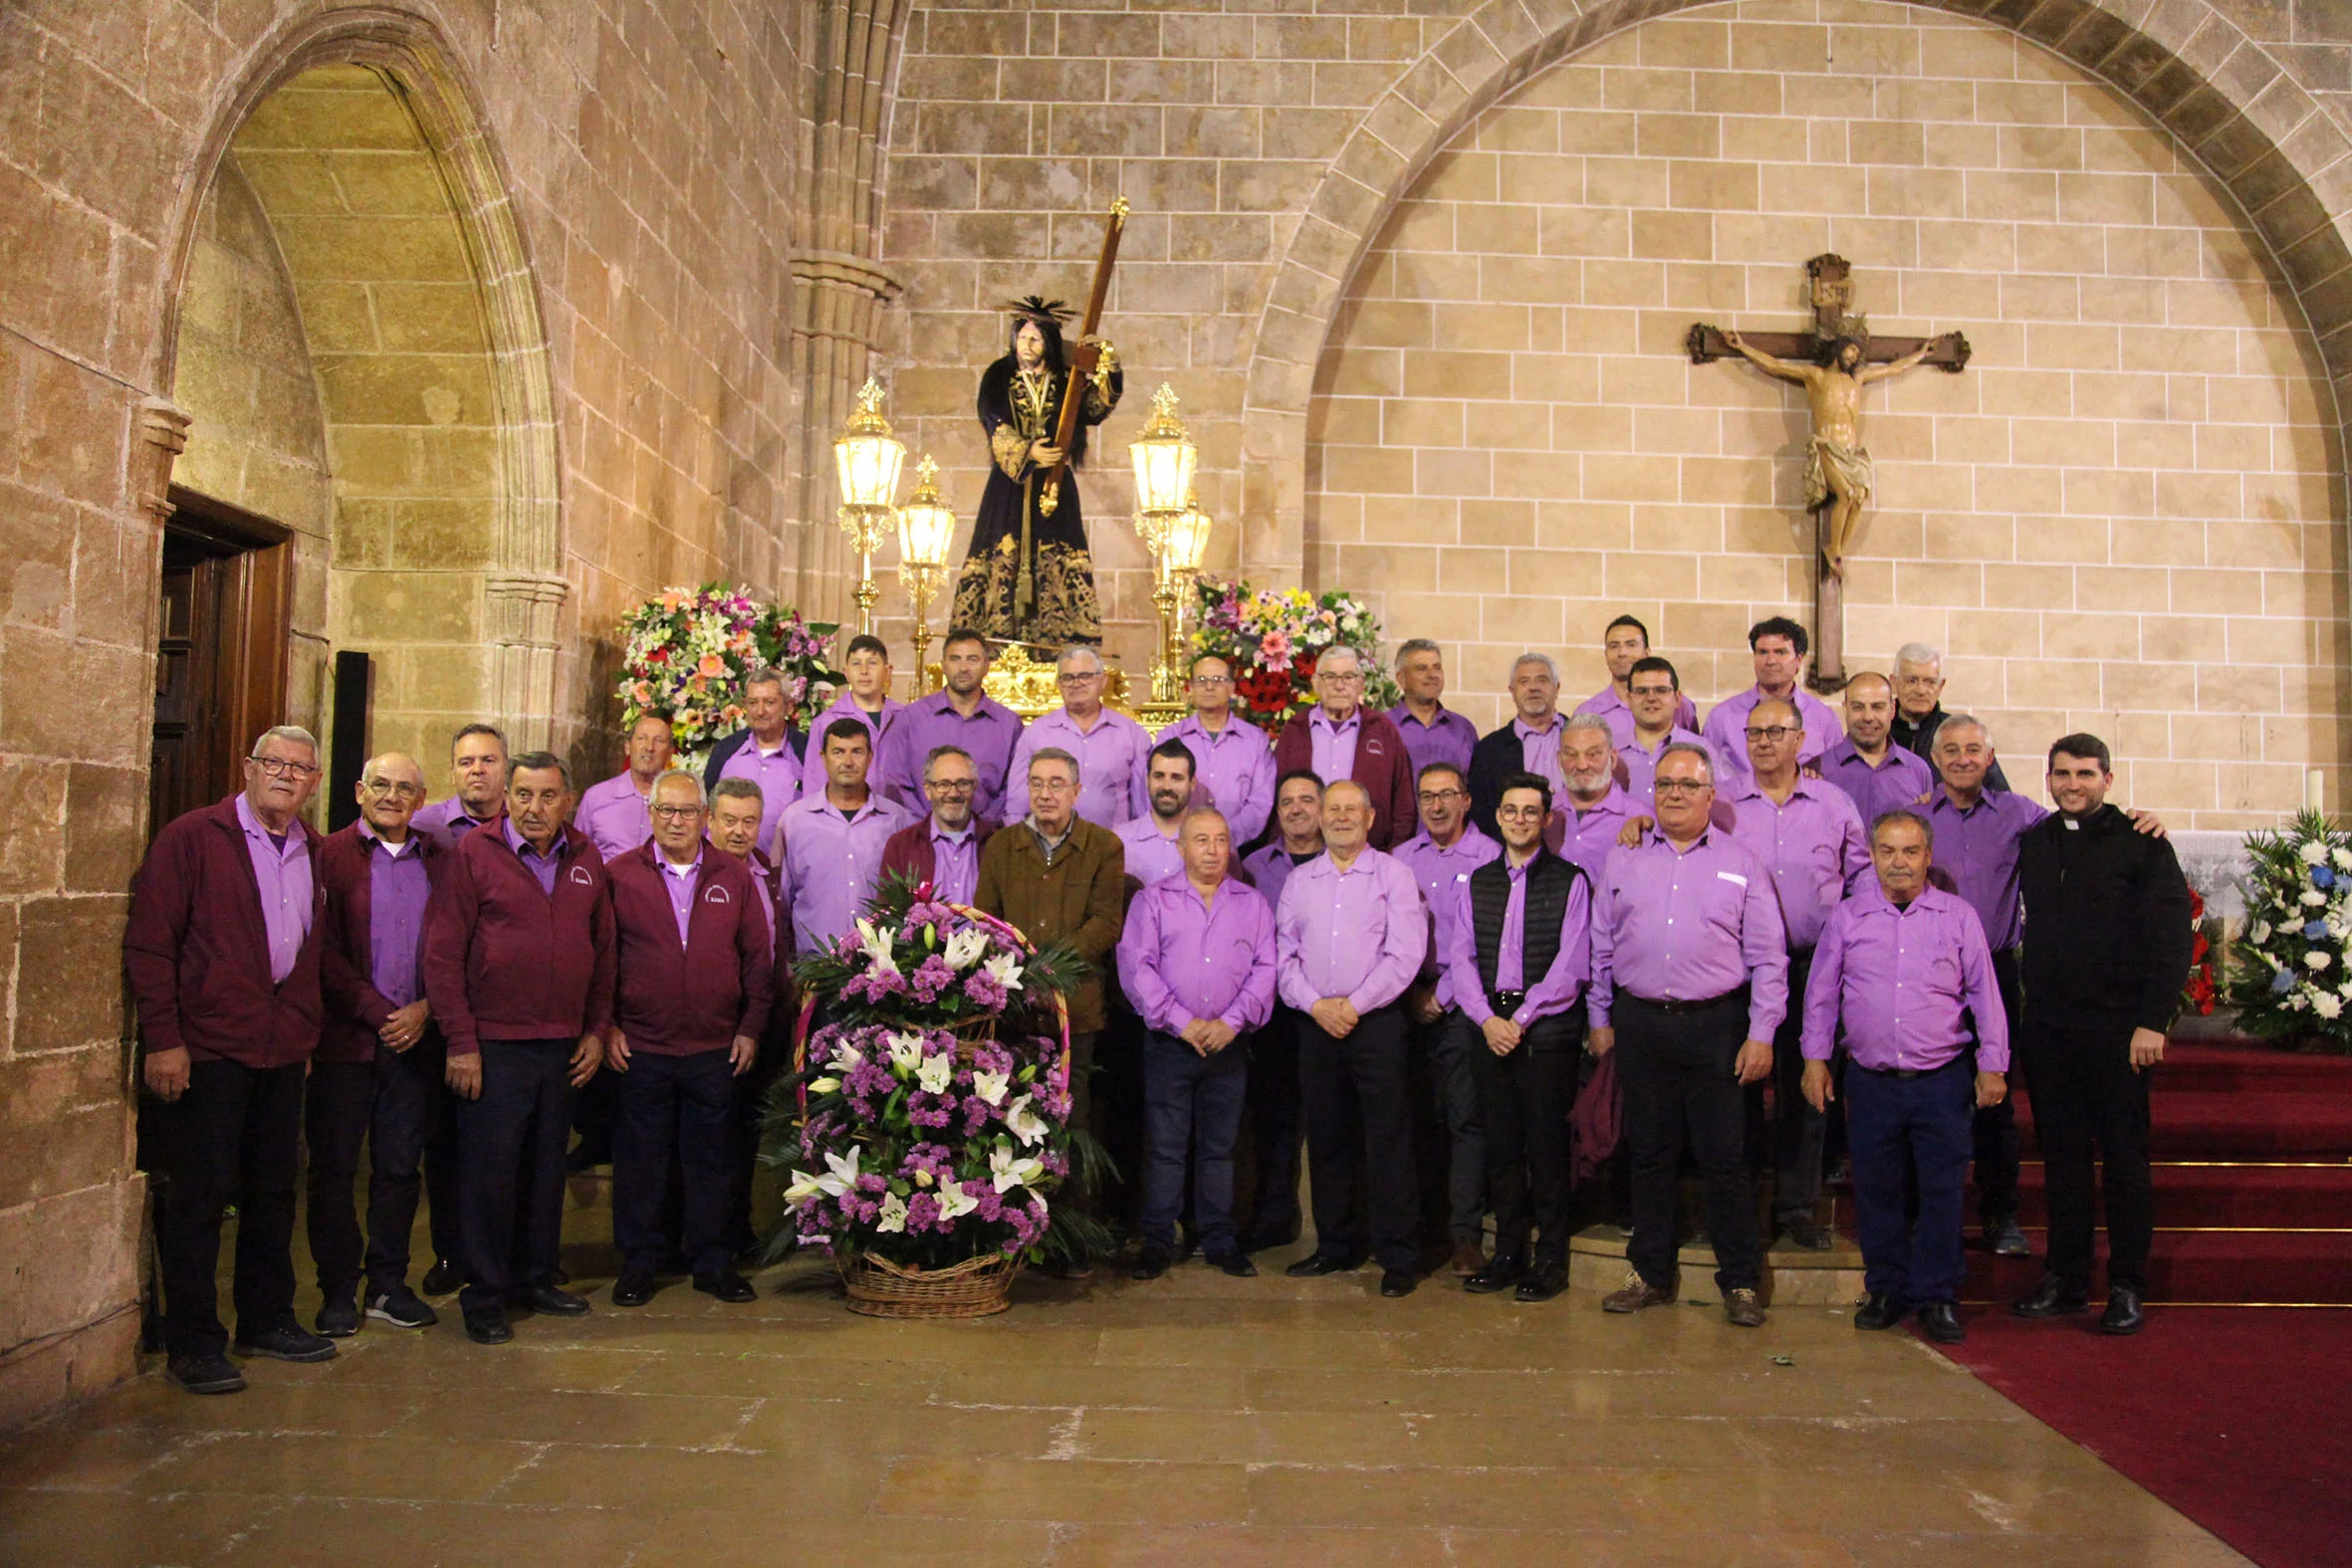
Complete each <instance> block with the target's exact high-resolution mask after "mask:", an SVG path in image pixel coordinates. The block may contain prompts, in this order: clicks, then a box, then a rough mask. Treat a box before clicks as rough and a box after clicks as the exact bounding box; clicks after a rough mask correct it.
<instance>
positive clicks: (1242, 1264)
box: [1207, 1251, 1258, 1279]
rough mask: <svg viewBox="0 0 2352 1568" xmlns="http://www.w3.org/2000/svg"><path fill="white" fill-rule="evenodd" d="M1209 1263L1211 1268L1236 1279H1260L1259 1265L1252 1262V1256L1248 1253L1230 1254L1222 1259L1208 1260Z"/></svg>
mask: <svg viewBox="0 0 2352 1568" xmlns="http://www.w3.org/2000/svg"><path fill="white" fill-rule="evenodd" d="M1207 1262H1208V1264H1209V1266H1210V1267H1211V1268H1217V1269H1222V1270H1224V1271H1225V1272H1226V1273H1229V1274H1231V1275H1233V1277H1234V1278H1236V1279H1256V1278H1257V1277H1258V1265H1257V1264H1256V1263H1253V1262H1251V1261H1250V1254H1249V1253H1247V1252H1241V1251H1235V1252H1228V1253H1225V1254H1224V1255H1223V1256H1220V1257H1212V1258H1208V1259H1207Z"/></svg>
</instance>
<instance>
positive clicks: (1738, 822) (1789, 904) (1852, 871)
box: [1719, 777, 1872, 953]
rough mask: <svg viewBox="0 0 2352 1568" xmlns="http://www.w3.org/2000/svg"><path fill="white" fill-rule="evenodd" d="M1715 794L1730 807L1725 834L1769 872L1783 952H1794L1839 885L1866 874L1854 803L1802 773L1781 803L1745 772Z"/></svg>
mask: <svg viewBox="0 0 2352 1568" xmlns="http://www.w3.org/2000/svg"><path fill="white" fill-rule="evenodd" d="M1719 798H1721V799H1723V800H1725V801H1726V802H1727V803H1728V804H1729V805H1730V806H1731V808H1732V812H1733V817H1732V836H1733V837H1734V838H1736V839H1738V840H1739V841H1740V842H1741V843H1742V844H1744V845H1746V846H1747V849H1748V852H1749V853H1750V854H1753V855H1754V856H1756V858H1757V859H1759V860H1761V861H1763V862H1764V869H1765V870H1766V871H1768V872H1770V873H1771V876H1772V890H1773V892H1775V893H1776V894H1778V895H1779V899H1780V924H1781V925H1782V926H1783V927H1784V928H1785V929H1786V931H1787V933H1788V951H1789V952H1791V953H1802V952H1803V951H1804V950H1805V949H1807V948H1809V947H1811V946H1812V945H1813V944H1814V943H1815V942H1817V941H1819V940H1820V936H1821V926H1822V923H1823V922H1825V921H1826V920H1828V918H1829V912H1830V911H1831V910H1833V909H1835V908H1836V907H1837V906H1838V904H1839V903H1840V902H1841V901H1842V900H1843V899H1844V898H1845V896H1846V889H1847V888H1849V887H1853V886H1856V885H1858V883H1859V882H1860V881H1861V880H1862V879H1866V878H1869V877H1870V876H1871V875H1872V873H1871V870H1870V851H1869V849H1868V848H1867V847H1865V846H1864V844H1863V842H1862V819H1861V818H1860V817H1859V816H1856V815H1855V814H1854V802H1853V801H1851V800H1849V799H1847V798H1846V797H1845V792H1844V791H1843V790H1840V789H1837V788H1833V787H1832V786H1830V785H1828V784H1823V783H1822V782H1821V781H1820V780H1818V779H1806V778H1802V777H1799V778H1798V780H1797V781H1796V787H1795V788H1793V789H1791V790H1790V791H1789V793H1788V799H1787V802H1786V803H1785V804H1781V805H1774V804H1773V803H1772V798H1771V796H1770V795H1767V794H1765V793H1764V791H1763V790H1761V789H1759V788H1757V787H1756V783H1755V781H1754V780H1753V779H1749V778H1742V779H1741V780H1739V781H1738V782H1737V783H1736V784H1731V785H1729V786H1728V787H1726V788H1725V789H1723V790H1721V791H1719Z"/></svg>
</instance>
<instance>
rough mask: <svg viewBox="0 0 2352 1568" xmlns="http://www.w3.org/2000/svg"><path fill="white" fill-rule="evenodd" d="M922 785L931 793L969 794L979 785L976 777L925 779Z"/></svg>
mask: <svg viewBox="0 0 2352 1568" xmlns="http://www.w3.org/2000/svg"><path fill="white" fill-rule="evenodd" d="M923 787H924V788H925V789H927V790H929V791H930V792H931V793H933V794H970V793H971V792H972V791H973V790H975V789H977V788H979V787H980V781H978V780H977V779H926V780H924V781H923Z"/></svg>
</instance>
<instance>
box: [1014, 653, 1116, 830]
mask: <svg viewBox="0 0 2352 1568" xmlns="http://www.w3.org/2000/svg"><path fill="white" fill-rule="evenodd" d="M1106 678H1107V676H1106V672H1105V671H1104V669H1103V667H1102V655H1101V654H1100V653H1099V652H1097V651H1096V650H1095V649H1094V647H1093V645H1092V644H1090V643H1083V642H1073V643H1071V644H1070V645H1069V646H1068V647H1066V648H1064V649H1062V650H1061V657H1060V658H1059V659H1058V660H1057V661H1055V675H1054V679H1055V681H1056V683H1057V684H1058V685H1059V686H1060V688H1061V706H1060V707H1058V708H1057V709H1055V710H1054V711H1053V712H1051V713H1044V714H1040V715H1039V716H1038V717H1037V718H1036V719H1033V720H1032V721H1030V726H1029V728H1028V729H1026V730H1024V731H1023V732H1022V734H1021V740H1020V742H1019V744H1017V745H1016V746H1015V747H1014V748H1013V769H1012V772H1011V774H1010V775H1008V776H1007V778H1006V780H1005V820H1006V821H1008V822H1018V821H1020V820H1021V819H1022V818H1023V817H1025V816H1027V815H1029V811H1030V797H1029V765H1030V762H1031V761H1032V760H1033V759H1034V758H1035V757H1036V756H1037V755H1038V753H1040V752H1043V751H1061V752H1067V753H1069V755H1070V756H1072V757H1074V758H1076V759H1077V762H1078V770H1079V777H1080V779H1081V781H1082V783H1081V784H1079V786H1078V790H1079V792H1078V802H1077V812H1078V815H1080V816H1082V817H1084V818H1085V819H1086V820H1087V821H1089V822H1092V823H1093V824H1094V825H1095V826H1097V827H1108V828H1116V827H1117V826H1118V825H1119V824H1120V823H1121V822H1124V821H1125V820H1127V818H1129V817H1130V816H1133V815H1134V814H1135V792H1134V791H1135V779H1136V776H1137V774H1138V773H1139V771H1140V770H1141V769H1142V768H1143V766H1144V765H1143V758H1144V757H1145V756H1146V755H1147V754H1149V752H1150V751H1151V733H1150V732H1149V731H1148V730H1146V729H1144V728H1143V726H1142V725H1140V724H1137V723H1136V722H1135V721H1134V720H1132V719H1130V718H1128V717H1127V716H1126V715H1125V714H1123V713H1120V712H1118V711H1117V710H1116V709H1113V708H1105V707H1104V706H1103V705H1102V689H1103V684H1104V681H1105V680H1106Z"/></svg>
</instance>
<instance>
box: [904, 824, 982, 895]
mask: <svg viewBox="0 0 2352 1568" xmlns="http://www.w3.org/2000/svg"><path fill="white" fill-rule="evenodd" d="M996 830H997V824H996V823H995V822H993V821H991V820H990V819H989V818H987V817H985V816H976V817H974V818H973V819H972V857H973V858H972V865H973V869H974V871H975V872H977V871H978V869H979V866H980V851H981V850H983V849H986V848H987V847H988V841H989V839H991V838H992V837H994V836H995V835H996ZM893 871H903V872H905V873H907V875H908V876H910V877H912V878H913V879H914V884H915V886H917V887H921V886H922V885H923V884H924V883H925V882H928V881H930V880H931V879H932V878H933V877H934V876H936V875H938V874H939V851H938V850H936V849H934V848H932V847H931V817H930V815H929V813H925V814H924V816H923V818H922V820H921V821H918V822H916V823H915V824H914V825H913V826H911V827H902V828H900V829H899V830H898V831H897V832H895V833H892V834H891V835H890V838H889V841H888V842H887V843H885V844H883V845H882V875H884V876H888V875H889V874H890V873H891V872H893Z"/></svg>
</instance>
